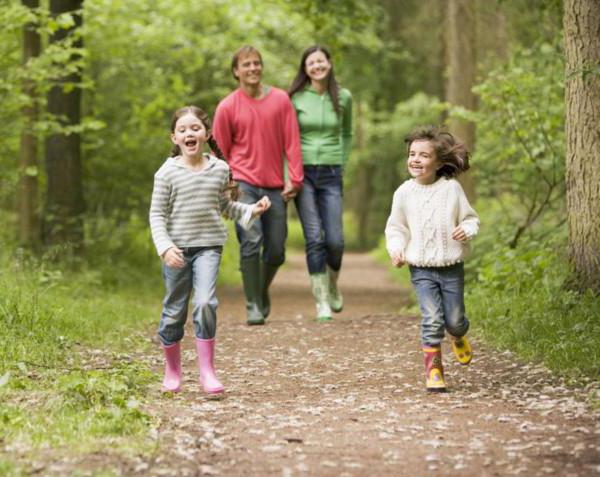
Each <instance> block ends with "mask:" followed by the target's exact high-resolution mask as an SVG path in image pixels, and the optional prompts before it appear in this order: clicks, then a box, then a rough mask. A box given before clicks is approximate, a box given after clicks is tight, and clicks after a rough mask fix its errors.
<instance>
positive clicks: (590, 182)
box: [564, 0, 600, 293]
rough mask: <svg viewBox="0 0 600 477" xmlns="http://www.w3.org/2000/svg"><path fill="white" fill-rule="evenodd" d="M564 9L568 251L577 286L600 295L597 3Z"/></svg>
mask: <svg viewBox="0 0 600 477" xmlns="http://www.w3.org/2000/svg"><path fill="white" fill-rule="evenodd" d="M564 8H565V10H564V32H565V56H566V89H565V106H566V108H565V109H566V111H565V112H566V141H567V157H566V161H567V162H566V188H567V214H568V223H569V253H570V259H571V263H572V265H573V269H574V272H575V279H576V280H577V287H578V288H579V289H587V288H589V289H592V290H594V291H595V292H596V293H600V135H599V134H598V125H599V124H600V71H599V66H600V2H598V0H565V4H564Z"/></svg>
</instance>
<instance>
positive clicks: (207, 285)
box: [158, 247, 223, 345]
mask: <svg viewBox="0 0 600 477" xmlns="http://www.w3.org/2000/svg"><path fill="white" fill-rule="evenodd" d="M183 250H184V254H183V259H184V261H185V265H184V267H183V268H171V267H167V266H166V265H164V264H163V278H164V280H165V287H166V289H167V293H166V295H165V299H164V300H163V311H162V315H161V318H160V325H159V328H158V336H159V338H160V340H161V341H162V343H163V344H164V345H170V344H173V343H175V342H177V341H179V340H181V338H183V327H184V325H185V322H186V319H187V312H188V302H189V300H190V296H191V294H192V290H194V300H193V304H194V308H193V311H192V317H193V321H194V329H195V333H196V338H202V339H212V338H214V337H215V335H216V332H217V306H218V304H219V302H218V301H217V295H216V288H217V275H218V274H219V265H220V263H221V255H222V252H223V247H192V248H188V249H183Z"/></svg>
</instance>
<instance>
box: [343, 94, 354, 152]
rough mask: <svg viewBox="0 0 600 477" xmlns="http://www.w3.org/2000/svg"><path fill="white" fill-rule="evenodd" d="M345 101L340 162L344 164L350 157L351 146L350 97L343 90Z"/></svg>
mask: <svg viewBox="0 0 600 477" xmlns="http://www.w3.org/2000/svg"><path fill="white" fill-rule="evenodd" d="M344 92H345V93H346V94H345V95H344V98H345V101H344V103H343V111H342V160H343V163H344V164H346V163H347V162H348V158H349V157H350V148H351V146H352V136H353V132H352V95H351V94H350V91H348V90H344Z"/></svg>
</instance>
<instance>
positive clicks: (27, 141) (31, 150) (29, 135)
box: [18, 0, 41, 249]
mask: <svg viewBox="0 0 600 477" xmlns="http://www.w3.org/2000/svg"><path fill="white" fill-rule="evenodd" d="M22 4H23V6H25V7H27V8H30V9H35V8H38V7H39V1H38V0H23V1H22ZM40 52H41V42H40V35H39V33H38V32H37V25H36V23H35V22H30V23H27V24H26V25H25V27H24V28H23V64H24V65H27V62H28V61H29V60H30V59H32V58H35V57H37V56H39V55H40ZM23 93H24V94H25V95H26V96H27V97H28V98H29V99H28V103H27V105H26V106H24V107H23V108H22V110H21V113H22V115H23V130H22V131H21V144H20V149H19V165H20V168H19V175H20V180H19V206H18V214H19V241H20V243H21V245H22V246H24V247H27V248H31V249H36V248H37V247H38V245H39V243H40V234H41V230H40V223H39V200H38V193H39V192H38V177H39V175H38V159H37V151H38V140H37V136H36V134H35V129H34V128H35V124H36V121H37V119H38V105H37V98H36V96H37V91H36V86H35V82H34V81H33V80H32V79H29V78H26V79H25V80H24V81H23Z"/></svg>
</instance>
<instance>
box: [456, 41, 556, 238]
mask: <svg viewBox="0 0 600 477" xmlns="http://www.w3.org/2000/svg"><path fill="white" fill-rule="evenodd" d="M563 75H564V65H563V59H562V56H561V51H560V49H559V48H558V47H555V46H551V45H549V44H542V45H541V46H540V47H539V48H536V49H532V50H522V51H520V52H519V53H518V54H516V55H515V56H514V58H513V59H512V60H511V61H510V62H509V63H508V64H507V65H505V66H502V67H499V68H498V69H496V70H494V71H491V72H490V73H489V75H488V76H487V78H486V79H485V80H484V81H483V82H482V83H481V84H479V85H478V86H477V87H476V88H475V91H476V92H477V93H478V94H479V96H480V105H479V110H478V111H477V112H476V113H469V112H465V111H463V112H457V111H455V113H456V114H459V115H462V116H464V117H467V118H470V119H474V120H475V121H476V124H477V150H476V154H475V158H474V164H475V166H476V175H477V191H478V194H479V195H480V196H482V197H493V198H495V199H496V200H497V201H498V202H499V204H500V206H501V207H502V208H503V209H504V211H505V215H506V217H505V219H504V222H505V223H506V222H508V223H511V224H514V225H513V232H512V237H511V238H510V244H511V246H513V247H514V246H516V244H517V243H518V241H519V238H520V237H521V235H522V234H523V232H524V231H525V230H526V229H528V228H530V227H531V226H533V225H534V224H535V223H536V222H538V221H540V220H541V217H542V216H543V215H547V216H548V217H554V225H555V226H558V225H559V224H560V223H561V221H562V220H563V219H562V217H564V205H565V204H564V194H565V191H564V174H565V145H564V141H565V139H564V99H563V98H564V85H563Z"/></svg>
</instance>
